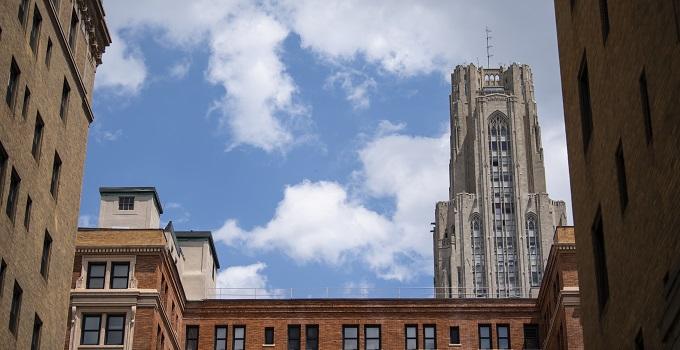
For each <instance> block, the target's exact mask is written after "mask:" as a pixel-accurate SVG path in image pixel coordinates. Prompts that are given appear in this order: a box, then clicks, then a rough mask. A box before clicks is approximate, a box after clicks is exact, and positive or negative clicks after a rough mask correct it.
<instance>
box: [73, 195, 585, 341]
mask: <svg viewBox="0 0 680 350" xmlns="http://www.w3.org/2000/svg"><path fill="white" fill-rule="evenodd" d="M100 193H101V194H102V200H101V207H100V208H101V209H100V223H104V225H105V226H107V225H108V226H113V225H112V223H115V226H117V227H100V228H81V229H79V230H78V233H77V241H76V257H75V263H74V265H73V278H72V282H71V288H72V289H71V308H70V312H69V315H70V319H71V323H70V326H69V330H68V338H67V341H66V344H65V349H89V348H92V347H96V346H108V347H109V348H112V349H176V350H179V349H234V350H237V349H302V348H304V349H366V350H368V349H375V348H380V349H416V348H418V349H435V348H437V349H443V348H452V349H471V348H514V349H521V348H526V349H539V348H542V349H543V348H544V349H579V348H581V346H580V338H579V337H580V331H579V330H578V329H577V328H576V327H575V326H577V325H578V323H579V312H578V308H579V306H578V279H577V277H576V273H575V266H574V260H575V258H574V253H575V249H574V244H573V230H572V228H569V227H564V228H558V230H557V231H556V235H555V242H556V243H555V244H554V245H553V247H552V250H551V251H550V254H549V258H548V265H547V269H546V278H545V279H544V281H545V283H544V287H543V288H542V289H541V293H540V296H539V298H538V299H535V298H504V299H489V298H474V299H466V298H458V299H435V298H427V299H425V298H421V299H412V298H404V299H398V298H392V299H347V298H345V299H331V298H320V299H216V298H214V297H213V296H214V295H216V294H215V293H214V288H215V275H214V273H215V272H216V270H217V269H218V268H219V262H218V261H217V258H216V255H215V250H214V244H213V242H212V237H211V234H210V233H209V232H205V231H184V232H178V231H174V230H173V228H172V224H171V223H170V224H168V225H167V226H166V227H165V228H164V229H160V228H157V227H153V226H157V225H158V223H160V219H159V216H160V213H161V212H162V207H161V206H160V202H159V201H158V194H157V193H156V191H155V189H153V188H141V187H135V188H102V189H100ZM149 214H150V215H149ZM123 217H125V218H127V220H122V219H121V218H123ZM107 223H108V224H107ZM197 281H198V282H197ZM197 286H200V288H197ZM201 288H203V292H200V291H198V290H197V289H201ZM557 344H561V345H557Z"/></svg>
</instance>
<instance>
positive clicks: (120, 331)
mask: <svg viewBox="0 0 680 350" xmlns="http://www.w3.org/2000/svg"><path fill="white" fill-rule="evenodd" d="M124 338H125V315H106V334H105V335H104V344H105V345H123V339H124Z"/></svg>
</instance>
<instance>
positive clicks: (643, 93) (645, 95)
mask: <svg viewBox="0 0 680 350" xmlns="http://www.w3.org/2000/svg"><path fill="white" fill-rule="evenodd" d="M640 99H641V102H642V115H643V117H644V120H645V137H646V140H647V144H650V143H652V136H653V133H652V109H651V107H650V104H649V90H647V75H646V74H645V70H644V69H643V70H642V74H640Z"/></svg>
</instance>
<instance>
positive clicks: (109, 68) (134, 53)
mask: <svg viewBox="0 0 680 350" xmlns="http://www.w3.org/2000/svg"><path fill="white" fill-rule="evenodd" d="M146 75H147V72H146V65H145V64H144V58H143V56H142V53H141V52H140V51H139V50H138V49H136V48H130V47H129V46H128V43H127V42H126V41H124V40H122V39H121V38H120V37H119V36H118V34H116V33H115V32H114V33H112V34H111V46H109V47H108V48H107V49H106V53H105V54H104V57H103V58H102V66H101V67H100V68H99V69H98V70H97V75H96V77H95V88H97V89H108V90H110V91H113V92H114V93H116V94H118V95H125V94H131V95H134V94H136V93H138V92H139V90H140V89H141V88H142V86H143V84H144V80H145V79H146Z"/></svg>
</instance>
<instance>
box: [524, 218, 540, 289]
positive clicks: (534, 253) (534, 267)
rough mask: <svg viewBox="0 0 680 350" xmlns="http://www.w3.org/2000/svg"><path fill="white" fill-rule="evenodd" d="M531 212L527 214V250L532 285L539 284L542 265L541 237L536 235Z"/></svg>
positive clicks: (536, 285) (536, 229)
mask: <svg viewBox="0 0 680 350" xmlns="http://www.w3.org/2000/svg"><path fill="white" fill-rule="evenodd" d="M536 221H537V220H536V217H535V216H534V215H533V214H530V215H528V216H527V234H526V236H527V251H528V252H529V284H530V285H531V286H532V287H539V286H540V285H541V277H542V273H543V271H541V270H542V269H541V267H542V266H543V263H542V259H541V239H540V238H539V236H538V223H537V222H536Z"/></svg>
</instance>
